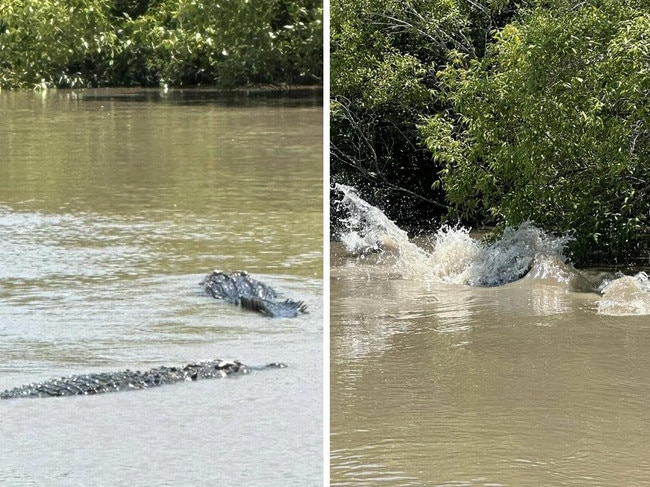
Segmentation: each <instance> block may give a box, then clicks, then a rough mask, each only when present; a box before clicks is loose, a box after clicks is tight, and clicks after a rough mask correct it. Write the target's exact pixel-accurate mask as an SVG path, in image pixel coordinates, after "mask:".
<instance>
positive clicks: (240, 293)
mask: <svg viewBox="0 0 650 487" xmlns="http://www.w3.org/2000/svg"><path fill="white" fill-rule="evenodd" d="M200 284H201V285H202V286H204V288H205V292H206V293H207V294H209V295H210V296H212V297H213V298H215V299H222V300H224V301H226V302H228V303H231V304H234V305H236V306H241V307H242V308H243V309H247V310H250V311H255V312H258V313H261V314H263V315H265V316H270V317H282V318H295V317H296V316H298V315H299V314H301V313H307V305H306V304H305V303H304V302H303V301H294V300H293V299H285V300H281V299H278V295H277V293H276V292H275V291H274V290H273V289H272V288H271V287H269V286H267V285H266V284H264V283H261V282H259V281H257V280H255V279H253V278H252V277H250V275H249V274H248V272H244V271H237V272H231V273H226V272H222V271H219V270H215V271H213V272H212V274H208V275H207V276H205V278H204V279H203V281H201V283H200Z"/></svg>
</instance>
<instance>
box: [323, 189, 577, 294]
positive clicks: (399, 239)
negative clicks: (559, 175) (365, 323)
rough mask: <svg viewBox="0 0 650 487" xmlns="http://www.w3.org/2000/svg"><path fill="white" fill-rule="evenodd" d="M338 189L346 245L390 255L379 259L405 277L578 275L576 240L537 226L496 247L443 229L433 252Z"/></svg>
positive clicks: (511, 234)
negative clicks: (571, 252) (573, 256)
mask: <svg viewBox="0 0 650 487" xmlns="http://www.w3.org/2000/svg"><path fill="white" fill-rule="evenodd" d="M335 188H336V189H337V190H338V191H340V192H341V193H342V194H343V198H342V199H341V200H340V202H339V204H340V205H341V206H342V207H343V208H344V209H345V210H346V212H347V214H348V216H347V217H346V218H345V219H343V220H342V221H341V223H342V224H343V226H344V229H345V230H344V231H343V232H342V234H341V241H342V243H343V244H344V245H345V247H346V249H347V250H348V252H350V254H351V255H357V256H358V255H366V254H368V253H373V252H378V253H380V254H382V255H383V254H387V257H386V258H385V259H383V262H381V260H382V259H378V260H379V261H380V262H381V263H387V264H391V265H393V266H394V267H395V268H396V270H398V271H399V272H400V273H401V275H402V277H406V278H411V279H425V280H434V281H439V282H448V283H453V284H464V285H469V286H482V287H486V286H487V287H489V286H500V285H503V284H507V283H509V282H513V281H516V280H519V279H521V278H522V277H523V276H525V275H526V274H527V273H529V272H530V271H533V270H534V271H535V276H536V277H537V278H539V279H553V278H555V279H556V280H557V281H560V282H568V281H569V280H570V278H571V277H572V276H571V274H572V271H571V270H573V271H575V270H574V269H573V268H572V267H569V266H567V264H566V260H567V259H566V257H565V256H564V253H563V252H564V249H565V247H566V244H567V243H568V242H569V241H570V239H571V238H570V237H569V236H566V235H565V236H561V237H555V236H552V235H548V234H546V233H545V232H544V231H542V230H541V229H539V228H537V227H535V226H534V225H533V224H532V223H524V224H522V225H521V226H520V227H519V228H517V229H514V228H506V230H505V231H504V233H503V236H502V237H501V239H499V240H498V241H496V242H494V243H491V244H486V243H483V242H481V241H479V240H477V239H475V238H473V237H472V236H470V234H469V230H468V229H466V228H463V227H459V226H454V227H452V226H443V227H442V228H440V229H439V230H438V231H437V232H436V233H435V234H434V235H433V236H432V237H431V238H430V244H431V248H432V249H431V250H430V251H427V250H424V249H423V248H421V247H419V246H418V245H416V244H414V243H413V242H411V241H410V240H409V238H408V235H407V234H406V232H405V231H404V230H402V229H400V228H399V227H398V226H397V225H396V224H395V223H394V222H392V221H391V220H390V219H388V217H387V216H386V215H385V214H384V213H383V212H382V211H381V210H380V209H379V208H376V207H374V206H372V205H370V204H369V203H368V202H366V201H364V200H363V199H362V198H361V197H359V195H358V194H357V192H356V190H355V189H354V188H351V187H349V186H345V185H341V184H337V185H336V186H335ZM575 272H577V271H575Z"/></svg>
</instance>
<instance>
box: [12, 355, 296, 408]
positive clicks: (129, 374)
mask: <svg viewBox="0 0 650 487" xmlns="http://www.w3.org/2000/svg"><path fill="white" fill-rule="evenodd" d="M284 367H286V365H285V364H281V363H278V362H274V363H270V364H267V365H264V366H261V367H251V366H248V365H244V364H242V363H241V362H238V361H236V360H209V361H205V362H196V363H191V364H187V365H182V366H180V367H164V366H163V367H156V368H153V369H151V370H147V371H144V372H140V371H138V370H136V371H133V370H129V369H127V370H123V371H119V372H103V373H95V374H84V375H71V376H69V377H60V378H56V379H50V380H47V381H44V382H35V383H32V384H28V385H25V386H21V387H16V388H14V389H8V390H6V391H4V392H1V393H0V399H14V398H20V397H48V396H76V395H87V394H101V393H104V392H114V391H130V390H134V389H147V388H150V387H157V386H161V385H163V384H174V383H176V382H186V381H196V380H201V379H214V378H222V377H231V376H236V375H245V374H250V373H251V371H253V370H262V369H272V368H284Z"/></svg>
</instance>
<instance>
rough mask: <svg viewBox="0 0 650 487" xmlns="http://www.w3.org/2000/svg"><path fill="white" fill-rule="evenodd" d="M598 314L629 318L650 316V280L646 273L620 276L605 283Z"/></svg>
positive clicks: (602, 288)
mask: <svg viewBox="0 0 650 487" xmlns="http://www.w3.org/2000/svg"><path fill="white" fill-rule="evenodd" d="M601 292H602V298H601V299H600V301H599V302H598V312H599V313H601V314H604V315H612V316H627V315H648V314H650V279H649V278H648V275H647V274H646V273H645V272H639V273H638V274H636V275H635V276H623V275H619V276H618V277H617V278H616V279H613V280H611V281H609V282H606V283H603V286H602V287H601Z"/></svg>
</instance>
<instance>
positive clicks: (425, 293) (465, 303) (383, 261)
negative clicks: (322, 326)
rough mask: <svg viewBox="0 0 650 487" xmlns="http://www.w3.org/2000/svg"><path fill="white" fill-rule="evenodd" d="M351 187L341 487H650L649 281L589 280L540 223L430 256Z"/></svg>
mask: <svg viewBox="0 0 650 487" xmlns="http://www.w3.org/2000/svg"><path fill="white" fill-rule="evenodd" d="M341 189H343V190H344V195H345V196H344V201H343V204H344V205H346V207H347V210H348V211H349V215H350V217H349V219H348V221H347V222H346V223H347V224H348V225H349V227H348V228H349V230H348V232H346V233H344V235H343V239H342V242H333V243H332V255H331V261H332V271H331V293H332V297H331V310H332V311H331V411H332V416H331V479H332V482H331V483H332V485H336V486H376V485H386V486H531V487H532V486H609V485H629V486H631V485H634V486H639V485H650V460H649V459H650V426H648V425H649V424H650V422H649V420H650V410H649V409H648V403H649V402H650V380H649V379H648V377H650V316H649V313H650V306H648V304H649V303H650V300H649V299H648V294H649V293H650V286H648V280H647V275H646V274H645V273H643V272H639V273H637V274H636V275H633V276H626V277H623V276H620V275H616V274H612V273H603V272H596V271H577V270H576V269H574V268H573V267H572V266H571V264H570V263H569V262H567V260H566V258H565V257H564V256H563V254H562V249H563V246H564V244H565V243H566V239H565V238H564V237H553V236H549V235H546V234H545V233H544V232H542V231H541V230H539V229H537V228H535V227H534V226H533V225H532V224H527V225H524V226H522V227H521V228H519V229H511V230H509V231H508V232H507V233H506V235H505V237H504V238H503V239H502V240H500V241H498V242H495V243H494V244H492V245H485V244H481V243H480V242H478V241H476V240H475V239H473V238H470V236H469V233H468V232H467V231H466V230H464V229H461V228H446V229H442V230H441V231H440V232H438V233H437V234H434V235H433V236H432V237H431V238H430V239H427V240H424V241H422V242H418V243H419V245H417V246H416V245H415V244H414V243H413V242H409V241H408V239H407V238H406V234H404V233H402V232H401V231H398V230H399V229H396V227H395V226H394V225H393V224H392V222H389V221H387V220H385V216H383V214H380V212H379V210H378V209H377V208H373V207H371V206H370V205H367V203H365V202H363V201H362V200H360V199H359V198H358V197H357V196H356V194H355V193H354V191H353V190H351V189H350V188H341ZM378 249H383V250H382V251H379V252H376V250H378ZM371 250H375V252H371ZM522 276H523V278H522Z"/></svg>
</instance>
